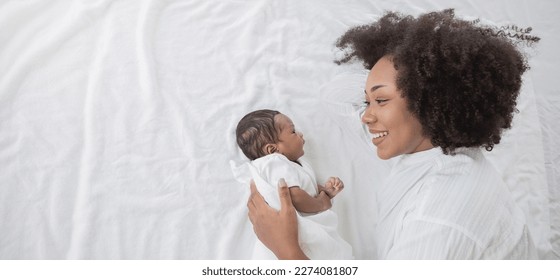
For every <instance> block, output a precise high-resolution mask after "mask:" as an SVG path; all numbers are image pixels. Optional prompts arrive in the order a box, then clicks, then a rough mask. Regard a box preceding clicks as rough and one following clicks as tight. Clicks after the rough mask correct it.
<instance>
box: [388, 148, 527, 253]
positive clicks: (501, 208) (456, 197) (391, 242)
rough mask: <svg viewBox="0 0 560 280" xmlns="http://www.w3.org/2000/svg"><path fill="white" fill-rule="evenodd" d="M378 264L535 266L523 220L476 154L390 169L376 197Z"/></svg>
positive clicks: (422, 157) (428, 154)
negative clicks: (520, 262)
mask: <svg viewBox="0 0 560 280" xmlns="http://www.w3.org/2000/svg"><path fill="white" fill-rule="evenodd" d="M377 200H378V201H377V203H378V204H377V205H378V206H379V220H378V224H377V244H378V248H379V252H378V253H379V255H378V256H379V257H380V258H381V259H534V258H537V253H536V249H535V246H534V244H533V242H532V240H531V237H530V234H529V231H528V228H527V225H526V223H525V218H524V214H523V212H522V211H521V210H520V209H519V208H518V207H517V206H516V204H515V202H514V200H513V198H512V195H511V193H510V192H509V190H508V189H507V187H506V185H505V183H504V182H503V181H502V179H501V177H500V176H499V174H498V172H497V171H496V170H495V169H494V167H493V166H492V165H491V164H490V163H489V162H488V161H487V160H486V159H485V157H484V155H483V154H482V152H481V151H480V150H479V149H475V148H469V149H466V148H463V149H458V150H456V155H454V156H451V155H445V154H443V152H442V151H441V148H433V149H430V150H427V151H423V152H418V153H414V154H408V155H404V156H402V157H401V158H400V159H398V160H397V161H396V164H395V166H394V167H393V169H392V170H391V173H390V175H389V177H388V178H387V180H386V182H385V184H384V187H382V188H381V189H380V191H379V192H378V195H377Z"/></svg>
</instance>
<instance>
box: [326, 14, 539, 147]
mask: <svg viewBox="0 0 560 280" xmlns="http://www.w3.org/2000/svg"><path fill="white" fill-rule="evenodd" d="M530 31H531V28H527V29H521V28H518V27H517V26H508V27H502V28H496V27H490V26H483V25H481V24H479V21H478V20H475V21H466V20H462V19H458V18H456V17H455V14H454V10H453V9H448V10H443V11H440V12H431V13H426V14H422V15H420V16H418V17H417V18H414V17H412V16H405V15H402V14H399V13H396V12H387V13H386V14H385V15H384V16H383V17H381V18H380V19H379V20H377V21H376V22H374V23H371V24H368V25H363V26H357V27H354V28H352V29H350V30H348V31H347V32H346V33H345V34H344V35H342V36H341V37H340V38H339V39H338V41H337V42H336V46H337V47H338V48H340V49H341V50H343V51H345V55H344V57H343V58H341V59H339V60H336V61H335V62H336V63H338V64H341V63H347V62H350V61H352V60H354V58H357V59H359V60H361V61H362V62H363V65H364V67H365V68H366V69H368V70H369V69H371V68H372V67H373V66H374V65H375V63H376V62H377V61H378V60H379V59H380V58H382V57H384V56H387V57H389V58H391V60H392V61H393V63H394V66H395V69H397V81H396V85H397V88H398V89H399V90H400V91H401V94H402V96H403V97H404V98H405V99H406V100H407V104H408V109H409V111H410V112H412V114H413V115H414V116H416V117H417V118H418V120H419V121H420V123H421V125H422V129H423V133H424V136H426V137H428V138H430V139H431V141H432V144H433V145H434V146H439V147H440V148H441V149H442V150H443V152H444V153H445V154H450V153H451V154H453V153H454V150H455V149H456V148H459V147H484V148H485V149H486V150H488V151H490V150H492V149H493V147H494V145H495V144H498V143H499V142H500V140H501V133H502V131H503V130H504V129H507V128H510V127H511V122H512V119H513V114H514V112H516V111H517V110H516V108H515V107H516V99H517V96H518V95H519V89H520V87H521V84H522V79H521V76H522V75H523V73H524V72H525V71H526V70H527V69H528V68H529V67H528V64H527V62H526V59H525V57H524V55H523V54H522V53H521V52H520V51H519V50H518V44H517V43H518V42H526V43H528V44H531V43H535V42H538V41H539V39H540V38H538V37H535V36H531V35H529V33H530ZM512 39H515V40H512Z"/></svg>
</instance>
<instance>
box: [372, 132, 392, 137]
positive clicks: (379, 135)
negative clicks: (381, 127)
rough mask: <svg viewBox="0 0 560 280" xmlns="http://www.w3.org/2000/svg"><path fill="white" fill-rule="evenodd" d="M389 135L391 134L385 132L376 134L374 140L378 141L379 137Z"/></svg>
mask: <svg viewBox="0 0 560 280" xmlns="http://www.w3.org/2000/svg"><path fill="white" fill-rule="evenodd" d="M387 134H389V132H387V131H383V132H379V133H374V134H373V139H377V138H379V137H383V136H386V135H387Z"/></svg>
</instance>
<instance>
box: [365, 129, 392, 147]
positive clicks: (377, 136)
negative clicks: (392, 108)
mask: <svg viewBox="0 0 560 280" xmlns="http://www.w3.org/2000/svg"><path fill="white" fill-rule="evenodd" d="M369 133H371V135H372V136H373V138H372V139H371V142H373V144H374V145H375V146H377V145H379V144H380V143H381V142H383V140H385V137H386V136H387V135H389V132H388V131H379V130H372V129H370V130H369Z"/></svg>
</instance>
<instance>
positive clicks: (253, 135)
mask: <svg viewBox="0 0 560 280" xmlns="http://www.w3.org/2000/svg"><path fill="white" fill-rule="evenodd" d="M278 114H280V112H278V111H274V110H268V109H264V110H257V111H253V112H251V113H249V114H247V115H245V116H244V117H243V118H241V120H240V121H239V123H238V124H237V129H236V130H235V135H236V138H237V145H238V146H239V148H241V151H243V154H245V156H247V157H248V158H249V159H250V160H255V159H257V158H260V157H263V156H266V155H267V153H266V151H265V149H264V147H265V146H266V144H273V143H278V135H279V133H280V131H279V129H280V128H278V127H276V125H275V123H274V117H275V116H276V115H278Z"/></svg>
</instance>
